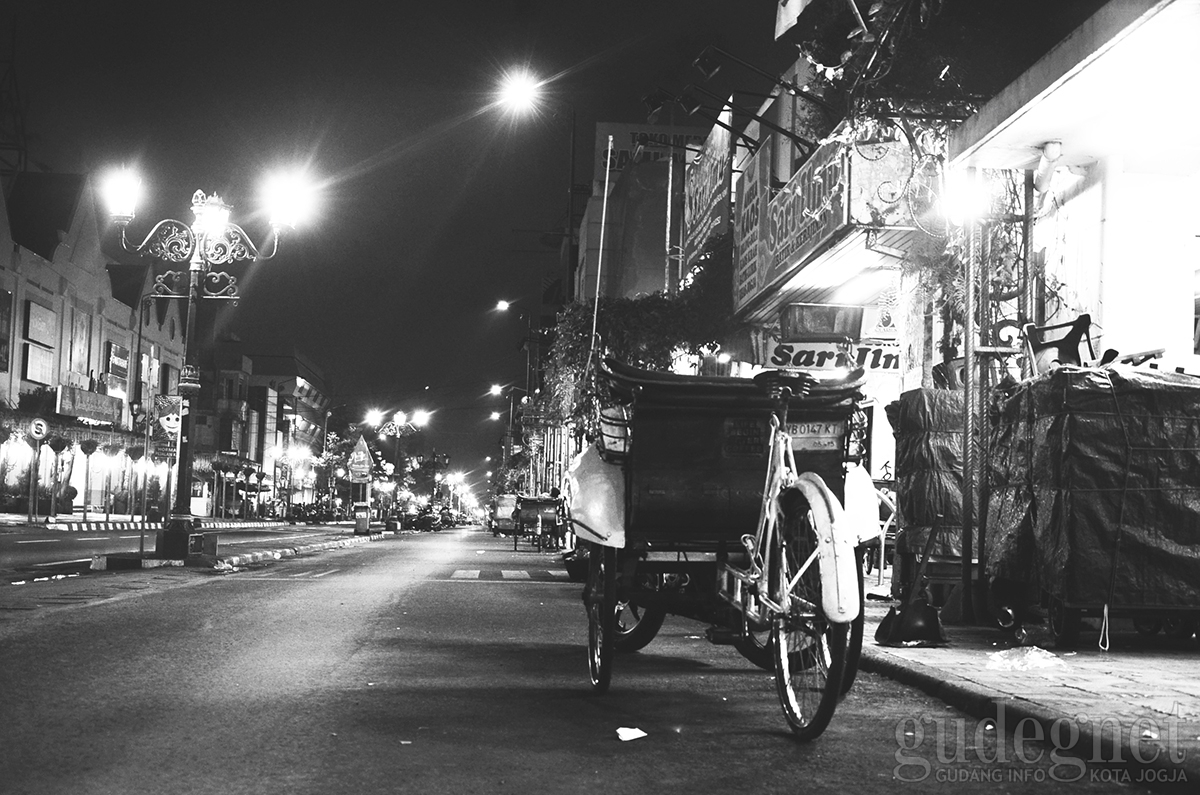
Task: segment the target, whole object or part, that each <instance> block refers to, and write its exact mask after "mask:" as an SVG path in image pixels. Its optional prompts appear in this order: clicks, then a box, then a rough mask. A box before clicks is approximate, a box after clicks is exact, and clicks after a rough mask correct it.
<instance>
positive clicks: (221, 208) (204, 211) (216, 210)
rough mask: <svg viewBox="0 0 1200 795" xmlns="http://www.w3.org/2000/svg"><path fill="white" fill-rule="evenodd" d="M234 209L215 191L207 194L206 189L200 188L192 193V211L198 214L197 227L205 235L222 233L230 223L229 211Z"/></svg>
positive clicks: (215, 235) (214, 235)
mask: <svg viewBox="0 0 1200 795" xmlns="http://www.w3.org/2000/svg"><path fill="white" fill-rule="evenodd" d="M232 209H233V208H232V207H231V206H229V205H228V204H226V203H225V202H223V201H221V197H220V196H218V195H217V194H215V193H214V194H212V195H210V196H205V195H204V191H202V190H198V191H196V192H195V193H193V194H192V213H194V214H195V216H196V228H197V229H199V230H200V232H201V233H202V234H204V235H211V236H213V237H217V236H219V235H221V234H222V233H223V232H224V231H225V227H226V226H228V225H229V211H230V210H232Z"/></svg>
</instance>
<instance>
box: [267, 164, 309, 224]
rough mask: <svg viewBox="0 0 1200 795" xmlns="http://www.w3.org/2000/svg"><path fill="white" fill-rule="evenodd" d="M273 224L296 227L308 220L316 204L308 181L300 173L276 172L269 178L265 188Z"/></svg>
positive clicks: (268, 209) (268, 210)
mask: <svg viewBox="0 0 1200 795" xmlns="http://www.w3.org/2000/svg"><path fill="white" fill-rule="evenodd" d="M263 195H264V198H265V201H266V207H267V212H268V213H270V216H271V226H273V227H276V228H278V227H286V228H288V229H293V228H295V226H296V224H298V223H300V222H302V221H305V220H307V219H308V218H309V217H310V216H311V215H312V213H313V209H314V206H315V204H316V202H315V199H314V197H313V191H312V189H311V187H310V186H309V184H308V181H307V180H306V179H305V178H304V177H303V176H301V175H299V174H276V175H273V176H271V177H270V178H268V179H267V182H266V185H265V186H264V188H263Z"/></svg>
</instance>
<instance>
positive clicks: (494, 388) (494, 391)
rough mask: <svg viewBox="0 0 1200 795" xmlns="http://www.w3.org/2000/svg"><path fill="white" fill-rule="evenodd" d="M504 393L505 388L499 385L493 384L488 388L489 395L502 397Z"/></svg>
mask: <svg viewBox="0 0 1200 795" xmlns="http://www.w3.org/2000/svg"><path fill="white" fill-rule="evenodd" d="M503 392H504V387H502V386H500V385H499V384H492V385H491V386H490V387H488V394H489V395H500V394H502V393H503Z"/></svg>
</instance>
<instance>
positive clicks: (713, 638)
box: [704, 626, 738, 646]
mask: <svg viewBox="0 0 1200 795" xmlns="http://www.w3.org/2000/svg"><path fill="white" fill-rule="evenodd" d="M704 637H706V638H708V642H709V643H711V644H713V645H714V646H732V645H733V642H734V641H735V640H737V638H738V633H737V632H736V631H735V630H732V629H729V628H728V627H717V626H713V627H709V628H708V629H706V630H704Z"/></svg>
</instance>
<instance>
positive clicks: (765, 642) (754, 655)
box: [733, 628, 775, 671]
mask: <svg viewBox="0 0 1200 795" xmlns="http://www.w3.org/2000/svg"><path fill="white" fill-rule="evenodd" d="M771 635H772V630H770V629H766V630H763V631H761V632H756V631H754V629H753V628H749V629H747V631H746V636H745V637H743V638H736V639H735V640H734V641H733V648H735V649H737V650H738V652H739V653H740V654H741V655H742V656H743V657H745V658H746V659H747V660H749V661H750V662H752V663H754V664H755V665H757V666H758V667H759V668H761V669H763V670H764V671H774V670H775V645H774V643H773V642H772V638H771Z"/></svg>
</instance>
